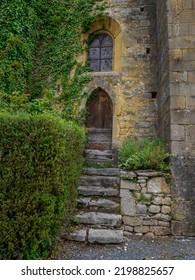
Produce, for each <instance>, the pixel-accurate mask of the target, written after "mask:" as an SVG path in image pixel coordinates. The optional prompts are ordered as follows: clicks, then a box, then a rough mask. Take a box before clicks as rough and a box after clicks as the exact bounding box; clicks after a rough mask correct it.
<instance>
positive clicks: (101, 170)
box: [82, 168, 119, 177]
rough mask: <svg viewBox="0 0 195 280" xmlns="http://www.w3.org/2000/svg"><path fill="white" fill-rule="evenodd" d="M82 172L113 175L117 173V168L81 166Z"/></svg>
mask: <svg viewBox="0 0 195 280" xmlns="http://www.w3.org/2000/svg"><path fill="white" fill-rule="evenodd" d="M82 174H83V175H96V176H111V177H113V176H117V175H118V174H119V170H118V169H117V168H83V169H82Z"/></svg>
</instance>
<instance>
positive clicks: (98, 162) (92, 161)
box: [85, 158, 113, 167]
mask: <svg viewBox="0 0 195 280" xmlns="http://www.w3.org/2000/svg"><path fill="white" fill-rule="evenodd" d="M85 164H88V165H93V166H110V167H111V166H113V160H112V159H106V158H104V159H103V158H101V159H97V158H85Z"/></svg>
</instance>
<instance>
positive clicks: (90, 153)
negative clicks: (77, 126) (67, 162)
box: [84, 149, 112, 159]
mask: <svg viewBox="0 0 195 280" xmlns="http://www.w3.org/2000/svg"><path fill="white" fill-rule="evenodd" d="M84 156H85V157H86V158H92V159H112V151H111V150H102V151H100V150H87V149H85V151H84Z"/></svg>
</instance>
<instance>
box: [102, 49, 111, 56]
mask: <svg viewBox="0 0 195 280" xmlns="http://www.w3.org/2000/svg"><path fill="white" fill-rule="evenodd" d="M101 58H112V47H107V48H102V49H101Z"/></svg>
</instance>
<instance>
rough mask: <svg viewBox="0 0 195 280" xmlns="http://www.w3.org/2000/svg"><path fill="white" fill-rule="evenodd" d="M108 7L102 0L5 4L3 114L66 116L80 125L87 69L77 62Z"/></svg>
mask: <svg viewBox="0 0 195 280" xmlns="http://www.w3.org/2000/svg"><path fill="white" fill-rule="evenodd" d="M103 9H104V5H103V4H102V1H100V0H99V1H97V0H31V1H25V0H17V1H15V0H9V1H7V0H1V3H0V30H1V33H0V102H1V110H25V111H28V112H39V111H40V112H42V111H44V110H54V109H55V110H56V111H60V113H61V114H63V116H64V117H65V118H68V119H73V120H75V110H76V107H75V106H76V105H75V104H78V103H79V96H80V93H81V91H82V88H83V85H84V84H85V83H86V82H87V81H88V80H89V76H88V75H87V74H86V73H87V70H88V68H87V65H84V64H83V63H82V62H80V63H79V62H78V60H77V58H78V56H79V55H80V54H82V52H83V51H84V50H85V48H86V47H85V45H84V44H83V42H82V39H81V33H82V32H87V31H88V30H89V29H90V26H91V24H92V23H93V22H94V21H95V20H96V18H97V16H98V15H100V14H101V13H102V10H103Z"/></svg>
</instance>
